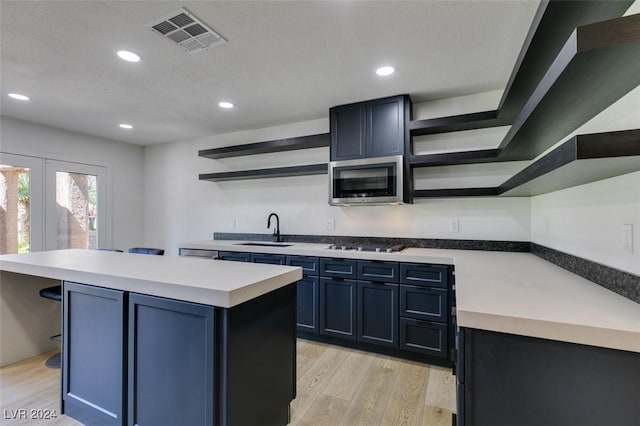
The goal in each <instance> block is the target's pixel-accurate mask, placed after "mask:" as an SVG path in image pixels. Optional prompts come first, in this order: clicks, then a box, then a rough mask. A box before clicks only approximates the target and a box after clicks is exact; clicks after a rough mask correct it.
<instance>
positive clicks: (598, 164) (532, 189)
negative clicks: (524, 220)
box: [413, 129, 640, 198]
mask: <svg viewBox="0 0 640 426" xmlns="http://www.w3.org/2000/svg"><path fill="white" fill-rule="evenodd" d="M637 171H640V130H638V129H636V130H623V131H618V132H606V133H594V134H589V135H577V136H574V137H572V138H570V139H568V140H567V141H566V142H564V143H563V144H561V145H560V146H558V147H557V148H555V149H554V150H553V151H551V152H549V153H548V154H546V155H545V156H544V157H542V158H540V159H538V160H537V161H535V162H533V163H531V164H530V165H529V166H527V167H526V168H524V169H523V170H522V171H520V172H519V173H517V174H515V175H514V176H513V177H511V178H510V179H508V180H507V181H506V182H504V183H503V184H501V185H500V186H498V187H495V188H491V187H489V188H448V189H420V190H414V191H413V197H414V198H436V197H440V198H444V197H478V196H491V195H500V196H502V197H529V196H533V195H540V194H546V193H548V192H553V191H558V190H560V189H566V188H571V187H574V186H578V185H583V184H586V183H591V182H596V181H599V180H602V179H607V178H610V177H615V176H621V175H624V174H627V173H633V172H637Z"/></svg>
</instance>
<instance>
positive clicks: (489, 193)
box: [411, 187, 498, 198]
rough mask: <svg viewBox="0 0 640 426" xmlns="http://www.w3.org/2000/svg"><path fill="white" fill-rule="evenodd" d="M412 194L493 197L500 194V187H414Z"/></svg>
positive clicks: (424, 196)
mask: <svg viewBox="0 0 640 426" xmlns="http://www.w3.org/2000/svg"><path fill="white" fill-rule="evenodd" d="M411 195H412V197H413V198H447V197H493V196H496V195H498V188H491V187H487V188H447V189H414V190H413V191H412V192H411Z"/></svg>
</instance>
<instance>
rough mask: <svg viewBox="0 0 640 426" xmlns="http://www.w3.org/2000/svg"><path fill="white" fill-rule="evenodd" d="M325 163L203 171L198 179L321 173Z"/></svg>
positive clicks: (241, 178)
mask: <svg viewBox="0 0 640 426" xmlns="http://www.w3.org/2000/svg"><path fill="white" fill-rule="evenodd" d="M327 170H328V169H327V164H326V163H322V164H307V165H304V166H290V167H275V168H269V169H256V170H239V171H234V172H221V173H205V174H201V175H200V180H208V181H210V182H222V181H229V180H246V179H265V178H275V177H286V176H305V175H321V174H325V173H327Z"/></svg>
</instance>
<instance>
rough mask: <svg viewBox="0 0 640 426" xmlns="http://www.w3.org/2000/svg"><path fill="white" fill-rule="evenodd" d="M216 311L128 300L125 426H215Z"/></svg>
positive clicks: (148, 299)
mask: <svg viewBox="0 0 640 426" xmlns="http://www.w3.org/2000/svg"><path fill="white" fill-rule="evenodd" d="M214 309H215V308H213V307H212V306H204V305H198V304H195V303H189V302H182V301H177V300H169V299H163V298H159V297H154V296H146V295H141V294H131V295H130V298H129V380H128V391H129V398H128V399H129V401H128V406H129V422H128V424H129V425H131V426H133V425H140V426H162V425H166V426H172V425H178V424H184V425H211V424H213V419H214V418H215V413H214V404H213V401H214V398H215V394H214V381H215V376H216V371H215V369H214V366H215V359H214V342H215V339H216V332H215V330H216V326H215V321H214Z"/></svg>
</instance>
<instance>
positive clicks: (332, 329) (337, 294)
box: [320, 261, 357, 340]
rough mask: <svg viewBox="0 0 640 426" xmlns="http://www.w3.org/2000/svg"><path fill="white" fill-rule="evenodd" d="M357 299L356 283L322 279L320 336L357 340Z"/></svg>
mask: <svg viewBox="0 0 640 426" xmlns="http://www.w3.org/2000/svg"><path fill="white" fill-rule="evenodd" d="M354 264H355V261H354ZM356 299H357V295H356V281H354V280H343V279H340V278H321V279H320V334H324V335H327V336H334V337H340V338H342V339H348V340H356V308H357V307H356Z"/></svg>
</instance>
